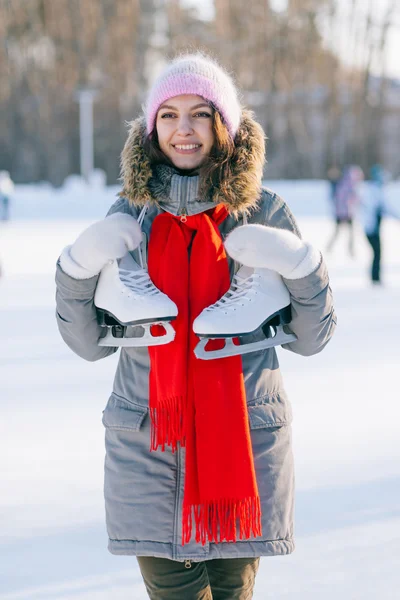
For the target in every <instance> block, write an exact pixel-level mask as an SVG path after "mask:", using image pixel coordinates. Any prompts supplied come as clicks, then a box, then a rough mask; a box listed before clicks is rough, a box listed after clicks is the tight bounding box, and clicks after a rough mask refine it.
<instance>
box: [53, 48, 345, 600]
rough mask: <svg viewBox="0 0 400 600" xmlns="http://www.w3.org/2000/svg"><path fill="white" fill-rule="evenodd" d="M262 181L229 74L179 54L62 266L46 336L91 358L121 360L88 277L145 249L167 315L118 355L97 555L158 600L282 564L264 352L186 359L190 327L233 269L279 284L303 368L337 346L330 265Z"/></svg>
mask: <svg viewBox="0 0 400 600" xmlns="http://www.w3.org/2000/svg"><path fill="white" fill-rule="evenodd" d="M263 166H264V134H263V131H262V129H261V127H260V126H259V125H258V124H257V123H256V122H255V121H254V120H253V117H252V115H251V114H250V113H249V112H248V111H246V110H243V109H242V108H241V106H240V104H239V100H238V94H237V91H236V89H235V86H234V84H233V82H232V80H231V78H230V77H229V75H228V74H227V73H226V72H225V71H223V70H222V69H221V67H219V66H218V65H217V64H216V63H215V62H214V61H213V60H211V59H210V58H208V57H205V56H203V55H198V54H196V55H188V56H183V57H180V58H178V59H176V60H174V61H173V62H172V63H170V64H169V65H168V66H167V67H166V69H165V70H164V72H163V73H162V74H161V75H160V77H159V78H158V80H157V81H156V82H155V84H154V86H153V88H152V89H151V90H150V93H149V97H148V101H147V104H146V107H145V115H144V117H143V118H139V119H138V120H136V121H134V122H133V124H132V126H131V129H130V134H129V137H128V140H127V142H126V145H125V148H124V150H123V153H122V177H123V191H122V192H121V194H120V199H119V200H117V202H116V203H115V204H114V205H113V206H112V207H111V209H110V211H109V214H108V216H107V217H106V218H105V219H104V220H103V221H100V222H98V223H95V224H94V225H91V226H90V227H89V228H88V229H87V230H85V231H84V232H83V233H82V234H81V235H80V236H79V237H78V239H77V240H76V242H75V243H74V244H73V245H72V246H69V247H67V248H66V249H65V250H64V251H63V253H62V255H61V257H60V261H59V264H58V267H57V314H58V316H57V319H58V326H59V329H60V332H61V335H62V337H63V338H64V340H65V342H66V343H67V344H68V345H69V346H70V347H71V348H72V350H73V351H74V352H76V353H77V354H78V355H79V356H82V357H83V358H85V359H86V360H98V359H100V358H104V357H105V356H107V355H109V354H111V353H113V352H115V351H116V349H117V348H113V347H111V348H107V347H102V346H99V345H98V341H99V339H100V338H101V336H102V335H103V330H102V328H101V327H100V326H99V325H98V323H97V320H96V309H95V306H94V302H93V299H94V293H95V289H96V283H97V280H98V275H99V272H100V270H101V269H102V267H103V266H104V265H105V264H106V263H107V262H108V261H110V260H114V259H116V258H120V257H122V256H123V255H124V254H125V253H127V252H128V251H130V252H131V253H132V256H133V257H137V254H136V252H137V250H136V249H137V247H138V245H139V243H140V242H141V241H142V239H144V242H145V246H146V248H145V250H146V252H145V255H146V256H147V257H148V261H147V265H148V269H149V274H150V277H151V278H152V280H153V282H154V283H155V284H156V286H157V287H158V288H159V289H160V290H161V291H162V292H164V293H165V294H167V295H168V296H169V297H170V298H171V300H173V301H174V302H175V304H176V305H177V307H178V317H177V319H176V320H175V321H174V322H173V324H174V328H175V331H176V335H175V339H174V341H173V342H171V343H169V344H167V345H165V346H159V347H151V348H148V349H147V348H123V349H122V350H121V353H120V358H119V364H118V369H117V373H116V376H115V380H114V387H113V391H112V394H111V396H110V398H109V400H108V403H107V406H106V408H105V411H104V418H103V422H104V425H105V429H106V452H107V454H106V462H105V500H106V513H107V528H108V534H109V550H110V551H111V552H112V553H113V554H130V555H136V556H137V559H138V562H139V566H140V569H141V572H142V575H143V579H144V582H145V585H146V588H147V592H148V594H149V597H150V598H151V599H153V600H155V599H160V600H161V599H162V600H169V599H174V600H177V599H184V600H192V599H208V600H209V599H211V598H212V599H213V600H223V599H229V600H234V599H240V600H245V599H246V600H247V599H249V598H251V597H252V594H253V586H254V580H255V575H256V572H257V569H258V564H259V558H260V557H261V556H274V555H282V554H289V553H290V552H292V551H293V549H294V540H293V495H294V479H293V459H292V449H291V432H290V423H291V408H290V404H289V400H288V399H287V397H286V393H285V390H284V387H283V383H282V378H281V375H280V372H279V365H278V360H277V356H276V352H275V349H273V348H269V349H265V350H263V351H258V352H253V353H250V354H246V355H243V356H242V357H240V356H234V357H230V358H223V359H217V360H211V361H202V360H198V359H197V358H196V357H195V355H194V352H193V348H194V346H195V344H196V341H198V340H196V336H195V335H194V333H193V329H192V324H193V320H194V319H195V318H196V317H197V315H198V314H199V313H200V312H201V311H202V310H203V309H204V308H206V307H207V306H209V305H211V304H213V303H215V302H216V301H217V300H218V299H219V298H220V297H221V296H222V295H223V294H224V293H225V292H226V291H227V290H228V288H229V285H230V281H231V279H232V277H233V275H234V273H235V272H236V271H237V269H238V268H239V267H240V266H241V265H247V266H249V267H261V268H266V269H270V270H273V271H276V272H277V273H279V275H280V276H281V277H282V278H283V281H284V283H285V284H286V286H287V289H288V290H289V292H290V296H291V304H292V321H291V323H290V330H291V331H292V332H293V333H294V334H295V335H296V336H297V340H296V341H294V342H291V343H288V344H286V345H285V347H286V348H287V349H288V350H291V351H292V352H296V353H298V354H301V355H303V356H308V355H312V354H315V353H317V352H320V351H321V350H322V349H323V348H324V347H325V345H326V344H327V342H328V341H329V339H330V338H331V336H332V334H333V331H334V328H335V315H334V311H333V307H332V296H331V291H330V288H329V281H328V273H327V270H326V266H325V263H324V261H323V259H322V256H321V254H320V253H319V251H317V250H316V249H314V248H313V247H312V246H311V245H310V244H308V243H305V242H303V241H302V240H301V237H300V233H299V230H298V228H297V225H296V223H295V220H294V218H293V216H292V214H291V213H290V211H289V209H288V207H287V206H286V204H285V203H284V202H283V200H282V199H281V198H279V197H278V196H277V195H276V194H275V193H273V192H272V191H270V190H267V189H263V188H262V187H261V181H262V174H263ZM145 205H147V206H148V210H147V212H146V215H145V218H144V220H143V223H142V225H141V228H140V227H139V225H138V223H137V220H136V219H137V217H138V215H139V212H140V211H141V210H142V208H143V207H144V206H145ZM244 221H245V223H244ZM142 232H143V238H142ZM267 316H268V315H265V317H267ZM255 337H257V336H255Z"/></svg>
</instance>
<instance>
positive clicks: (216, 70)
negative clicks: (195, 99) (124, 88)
mask: <svg viewBox="0 0 400 600" xmlns="http://www.w3.org/2000/svg"><path fill="white" fill-rule="evenodd" d="M181 94H195V95H196V96H202V97H203V98H204V99H205V100H207V101H208V102H211V103H212V104H213V105H214V107H215V108H216V109H217V110H218V112H219V113H220V115H221V117H222V119H223V122H224V123H225V125H226V127H227V129H228V131H229V133H230V135H231V136H232V138H233V139H235V136H236V133H237V130H238V128H239V124H240V117H241V106H240V102H239V99H238V92H237V90H236V87H235V84H234V83H233V80H232V79H231V77H230V76H229V75H228V73H227V72H226V71H224V70H223V69H222V67H220V66H219V65H218V64H217V63H216V62H214V61H213V60H212V59H210V58H208V57H206V56H204V55H202V54H188V55H186V56H182V57H179V58H176V59H175V60H173V61H172V62H171V63H170V64H169V65H168V66H167V67H166V68H165V69H164V71H163V72H162V73H161V75H160V76H159V77H158V79H157V80H156V81H155V83H154V85H153V87H152V88H151V90H150V93H149V96H148V99H147V102H146V105H145V108H144V111H145V116H146V126H147V133H148V134H150V133H151V132H152V131H153V129H154V125H155V120H156V116H157V112H158V109H159V108H160V106H161V104H163V102H165V101H166V100H168V99H169V98H173V97H174V96H180V95H181Z"/></svg>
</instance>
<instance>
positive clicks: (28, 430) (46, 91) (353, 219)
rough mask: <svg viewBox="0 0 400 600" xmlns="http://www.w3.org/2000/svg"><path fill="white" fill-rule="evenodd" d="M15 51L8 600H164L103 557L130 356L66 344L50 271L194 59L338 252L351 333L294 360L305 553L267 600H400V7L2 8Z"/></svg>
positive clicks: (5, 556) (289, 375) (315, 0)
mask: <svg viewBox="0 0 400 600" xmlns="http://www.w3.org/2000/svg"><path fill="white" fill-rule="evenodd" d="M0 39H1V43H0V270H1V274H0V325H1V327H0V408H1V419H0V473H1V477H0V598H1V600H61V599H63V600H145V599H146V593H145V590H144V586H143V584H142V581H141V577H140V574H139V571H138V568H137V565H136V562H135V559H134V558H132V557H116V556H112V555H111V554H109V553H108V552H107V548H106V545H107V534H106V530H105V519H104V504H103V491H102V486H103V457H104V441H103V436H104V432H103V427H102V424H101V417H102V410H103V408H104V407H105V404H106V402H107V399H108V396H109V394H110V392H111V389H112V381H113V377H114V371H115V367H116V360H117V355H114V356H112V357H109V358H107V359H106V360H104V361H99V362H98V363H86V362H85V361H83V360H82V359H80V358H79V357H77V356H75V355H74V354H73V353H72V352H71V351H70V350H69V349H68V348H67V346H66V345H65V344H64V343H63V342H62V340H61V338H60V335H59V333H58V330H57V326H56V322H55V317H54V311H55V301H54V293H55V285H54V272H55V264H56V261H57V258H58V256H59V254H60V252H61V250H62V249H63V248H64V246H66V245H67V244H71V243H72V242H73V241H74V240H75V239H76V237H77V236H78V235H79V233H80V232H81V231H82V230H83V229H84V228H85V227H87V226H88V225H89V224H90V223H91V222H93V221H95V220H98V219H101V218H103V217H104V216H105V214H106V212H107V211H108V209H109V207H110V205H111V204H112V203H113V202H114V201H115V199H116V195H117V193H118V192H119V191H120V183H119V180H118V178H119V155H120V152H121V150H122V147H123V145H124V143H125V139H126V135H127V126H126V122H127V121H130V120H132V119H133V118H135V117H137V116H138V115H139V113H140V111H141V105H142V103H143V102H144V100H145V94H146V90H147V89H148V88H149V86H150V85H151V83H152V81H153V79H154V78H155V77H156V76H157V74H158V73H159V71H160V69H161V68H162V67H163V64H164V63H165V61H166V60H168V59H169V58H170V57H172V56H173V55H174V54H175V53H177V52H180V51H186V50H197V49H200V50H204V51H206V52H209V53H211V54H213V55H214V56H215V57H216V58H218V59H219V60H220V62H221V63H222V64H223V65H224V66H225V67H226V68H227V69H228V70H230V71H231V72H232V73H233V74H234V75H235V78H236V81H237V83H238V86H239V88H240V89H241V91H242V101H243V104H245V105H247V106H249V107H251V108H252V109H253V110H254V112H255V114H256V117H257V119H258V121H259V122H260V123H261V124H262V126H263V127H264V129H265V132H266V135H267V136H268V142H267V157H268V162H267V164H266V168H265V173H264V176H265V181H264V183H265V185H266V186H268V187H270V188H271V189H273V190H274V191H275V192H277V193H278V194H280V195H281V196H282V197H283V198H284V199H285V200H286V201H287V203H288V204H289V207H290V208H291V210H292V211H293V213H294V215H295V217H296V219H297V221H298V223H299V226H300V229H301V231H302V234H303V236H304V238H305V239H307V240H309V241H310V242H312V243H313V244H314V245H315V246H316V247H318V248H320V249H321V250H322V252H323V254H324V257H325V260H326V262H327V264H328V267H329V273H330V278H331V284H332V288H333V292H334V298H335V305H336V311H337V315H338V328H337V331H336V333H335V336H334V338H333V339H332V341H331V342H330V344H329V345H328V346H327V348H326V349H325V350H324V352H322V353H321V354H320V355H316V356H312V357H308V358H306V359H304V358H303V357H300V356H296V355H293V354H291V353H290V352H285V351H283V350H282V349H278V353H279V360H280V363H281V368H282V371H283V376H284V381H285V387H286V389H287V391H288V393H289V397H290V399H291V401H292V406H293V413H294V423H293V443H294V455H295V463H296V488H297V493H296V540H297V549H296V552H295V553H294V554H292V555H291V556H287V557H274V558H273V559H271V558H266V559H263V560H262V562H261V566H260V570H259V575H258V579H257V583H256V590H255V594H254V600H291V599H296V600H337V599H338V598H343V600H397V598H398V597H399V589H400V575H399V569H398V557H399V556H400V504H399V498H400V444H399V425H398V424H399V422H400V404H399V401H398V398H399V392H398V387H399V386H398V369H399V339H400V323H399V305H400V59H399V57H400V3H399V0H379V1H378V0H286V1H285V0H248V2H244V1H243V0H214V1H213V0H202V1H201V2H200V1H199V0H197V1H195V0H84V1H82V0H0ZM149 519H151V510H150V507H149ZM177 600H186V599H185V598H179V599H177ZM188 600H189V599H188Z"/></svg>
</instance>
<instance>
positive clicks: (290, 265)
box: [224, 225, 321, 279]
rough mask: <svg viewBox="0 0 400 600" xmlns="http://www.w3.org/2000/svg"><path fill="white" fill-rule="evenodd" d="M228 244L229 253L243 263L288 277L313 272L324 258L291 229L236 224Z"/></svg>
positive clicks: (226, 246) (297, 276)
mask: <svg viewBox="0 0 400 600" xmlns="http://www.w3.org/2000/svg"><path fill="white" fill-rule="evenodd" d="M224 245H225V249H226V251H227V253H228V254H229V256H230V257H231V258H233V259H234V260H236V261H238V262H239V263H241V264H243V265H246V266H248V267H255V268H264V269H271V270H272V271H277V272H278V273H279V274H280V275H282V277H286V278H288V279H299V278H300V277H305V276H306V275H309V274H310V273H311V272H312V271H314V269H315V268H316V267H317V266H318V264H319V263H320V261H321V255H320V253H319V251H318V250H315V249H314V248H313V247H312V246H311V244H307V243H306V242H303V240H301V239H300V238H298V237H297V235H295V234H294V233H292V232H291V231H287V230H286V229H276V228H275V227H267V226H265V225H242V226H241V227H236V229H234V230H233V231H232V232H231V233H230V234H229V235H228V237H227V238H226V240H225V244H224Z"/></svg>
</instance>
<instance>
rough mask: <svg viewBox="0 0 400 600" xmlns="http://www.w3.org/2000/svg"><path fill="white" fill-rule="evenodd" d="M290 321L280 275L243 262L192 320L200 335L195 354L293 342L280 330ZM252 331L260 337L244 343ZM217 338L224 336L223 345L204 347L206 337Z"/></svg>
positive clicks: (213, 355)
mask: <svg viewBox="0 0 400 600" xmlns="http://www.w3.org/2000/svg"><path fill="white" fill-rule="evenodd" d="M290 321H291V306H290V294H289V291H288V289H287V288H286V286H285V284H284V283H283V281H282V278H281V276H280V275H279V274H278V273H276V272H275V271H271V270H269V269H258V268H257V269H253V268H251V267H245V266H243V267H241V268H240V269H239V271H238V272H237V274H236V275H235V277H234V279H233V282H232V285H231V287H230V288H229V290H228V291H227V292H226V294H225V295H224V296H222V298H221V299H220V300H218V302H216V303H215V304H212V305H211V306H208V307H207V308H205V309H204V310H203V312H202V313H201V314H200V315H199V316H198V317H197V318H196V319H195V320H194V322H193V331H194V332H195V334H196V335H198V336H199V338H200V341H199V343H198V344H197V346H196V348H195V351H194V352H195V355H196V356H197V358H201V359H203V360H211V359H215V358H225V357H227V356H236V355H238V354H247V353H249V352H255V351H257V350H264V349H265V348H272V347H273V346H279V345H281V344H287V343H288V342H294V341H295V340H296V339H297V337H296V336H295V335H294V334H293V333H285V332H284V330H283V325H286V324H287V323H289V322H290ZM253 334H258V337H261V338H262V339H259V340H257V341H250V342H248V343H246V336H247V335H252V338H253V339H254V335H253ZM238 337H241V338H243V339H241V343H240V345H239V344H235V343H234V341H233V340H234V338H238ZM219 338H225V346H224V347H223V348H221V349H219V350H207V348H206V346H207V343H208V342H209V341H210V339H219Z"/></svg>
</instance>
